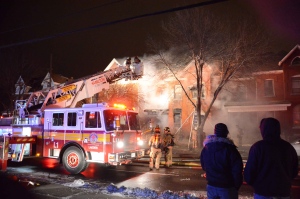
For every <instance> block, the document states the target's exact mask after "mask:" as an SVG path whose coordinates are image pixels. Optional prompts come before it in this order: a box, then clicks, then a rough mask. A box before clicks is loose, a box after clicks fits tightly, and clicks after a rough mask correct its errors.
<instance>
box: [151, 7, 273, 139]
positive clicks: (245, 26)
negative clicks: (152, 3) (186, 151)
mask: <svg viewBox="0 0 300 199" xmlns="http://www.w3.org/2000/svg"><path fill="white" fill-rule="evenodd" d="M163 30H164V33H165V36H164V37H163V38H164V39H163V40H162V41H159V42H156V41H153V40H149V42H148V44H149V46H150V47H151V48H152V49H153V51H154V53H155V54H156V56H155V58H154V62H155V63H156V64H162V65H164V67H165V68H166V69H167V70H169V72H170V73H171V74H172V75H173V76H174V77H175V79H176V80H177V81H178V83H179V84H180V85H181V87H182V90H183V92H184V93H185V95H186V97H187V98H188V100H189V101H190V102H191V104H192V105H193V107H194V108H195V111H196V112H197V119H198V121H197V122H198V124H199V125H198V127H197V131H198V135H199V136H198V141H199V143H202V142H203V129H204V125H205V122H206V120H207V118H208V116H209V114H210V112H211V109H212V107H213V105H214V102H215V101H216V99H217V97H218V96H219V94H220V93H221V91H222V90H223V89H225V88H226V87H225V86H226V84H227V83H228V82H229V81H230V80H232V79H234V78H237V77H238V76H239V75H240V74H243V75H245V73H248V72H249V73H250V72H252V70H254V68H255V67H253V66H255V63H256V61H257V60H258V59H259V58H260V57H261V56H262V55H263V53H264V52H266V49H267V48H266V46H267V45H266V44H267V39H266V38H265V37H264V34H263V31H262V29H260V27H259V26H258V25H254V23H249V21H246V20H243V19H239V21H237V20H236V21H233V23H230V22H229V21H227V22H225V21H224V19H223V20H220V19H218V18H216V17H214V16H213V15H212V14H211V13H210V12H207V11H202V10H199V9H193V10H188V11H182V12H178V13H176V15H175V16H174V17H172V18H171V19H170V20H169V21H168V22H166V23H165V24H163ZM191 60H192V63H193V67H194V71H195V73H194V74H195V75H194V77H195V84H196V89H197V100H196V102H194V101H193V100H192V99H191V98H190V96H189V95H188V92H187V88H185V87H184V86H183V84H182V82H181V80H180V79H179V78H178V75H177V74H178V71H181V70H182V69H183V67H184V66H185V65H184V64H185V63H187V61H191ZM206 67H210V68H211V70H212V76H213V77H218V81H217V85H216V86H215V87H214V88H213V89H212V93H213V94H212V97H211V98H210V102H209V103H208V106H207V107H205V109H206V110H205V115H204V117H203V118H201V109H202V108H203V107H202V104H203V100H202V99H201V95H202V92H203V89H202V87H203V83H204V82H203V81H204V69H205V68H206Z"/></svg>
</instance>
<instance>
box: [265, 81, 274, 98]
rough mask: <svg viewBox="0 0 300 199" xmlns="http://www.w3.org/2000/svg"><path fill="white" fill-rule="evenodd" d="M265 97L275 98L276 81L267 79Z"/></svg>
mask: <svg viewBox="0 0 300 199" xmlns="http://www.w3.org/2000/svg"><path fill="white" fill-rule="evenodd" d="M264 86H265V97H274V96H275V94H274V80H273V79H266V80H265V85H264Z"/></svg>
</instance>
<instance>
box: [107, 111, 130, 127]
mask: <svg viewBox="0 0 300 199" xmlns="http://www.w3.org/2000/svg"><path fill="white" fill-rule="evenodd" d="M103 115H104V121H105V128H106V130H107V131H113V130H116V122H115V121H116V119H117V118H119V120H120V128H119V130H129V127H128V121H127V116H126V112H125V111H119V110H104V111H103Z"/></svg>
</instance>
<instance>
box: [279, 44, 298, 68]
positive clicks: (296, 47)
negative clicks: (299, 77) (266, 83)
mask: <svg viewBox="0 0 300 199" xmlns="http://www.w3.org/2000/svg"><path fill="white" fill-rule="evenodd" d="M296 49H298V50H300V45H299V44H297V45H296V46H295V47H294V48H293V49H292V50H291V51H290V52H289V53H288V54H287V55H286V56H285V57H284V58H283V59H282V60H281V61H280V62H279V63H278V65H279V66H281V64H282V63H283V62H284V61H285V60H286V59H287V58H288V57H289V56H291V54H292V53H293V52H294V51H295V50H296Z"/></svg>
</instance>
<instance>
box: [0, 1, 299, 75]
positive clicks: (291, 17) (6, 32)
mask: <svg viewBox="0 0 300 199" xmlns="http://www.w3.org/2000/svg"><path fill="white" fill-rule="evenodd" d="M201 2H205V0H98V1H96V0H69V1H65V0H51V1H49V0H0V53H1V51H6V50H7V49H13V48H17V49H21V50H22V51H29V52H31V54H33V55H34V57H35V59H37V60H39V64H40V65H42V66H46V67H48V66H50V55H51V54H52V57H53V59H52V61H53V62H52V65H53V72H54V73H57V74H62V75H64V76H66V77H74V78H79V77H82V76H85V75H89V74H93V73H95V72H98V71H101V70H103V69H104V68H105V67H106V66H107V65H108V64H109V63H110V61H111V60H112V59H113V58H123V57H128V56H129V57H132V56H135V55H137V56H143V55H144V54H149V53H151V52H150V50H149V49H148V48H147V45H146V40H147V38H148V37H149V36H151V37H153V38H156V39H157V38H160V32H161V21H162V20H167V19H168V17H170V16H172V12H168V13H165V14H159V15H150V16H147V17H143V18H140V17H138V16H142V15H145V14H151V13H152V14H153V13H157V12H160V11H164V10H170V9H173V8H176V7H181V6H186V5H191V4H195V3H201ZM299 2H300V1H298V0H285V1H283V0H228V1H223V2H220V3H216V4H212V5H206V6H202V7H198V8H197V9H211V10H212V11H213V12H214V13H215V14H217V15H220V16H222V15H232V16H233V17H236V18H239V16H241V15H246V16H247V15H249V16H254V17H256V18H257V21H258V22H260V23H263V24H264V27H265V29H266V31H267V32H268V33H269V34H270V37H272V39H274V42H273V44H272V45H273V47H274V51H280V50H285V51H287V52H288V51H289V50H291V49H292V48H293V47H294V46H295V45H296V44H300V20H299V19H300V16H299V15H300V14H299V13H300V12H299V10H300V6H299ZM132 17H137V18H136V19H132V20H125V19H130V18H132ZM118 21H121V22H120V23H112V22H118Z"/></svg>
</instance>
